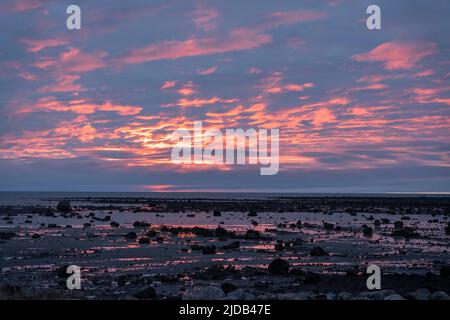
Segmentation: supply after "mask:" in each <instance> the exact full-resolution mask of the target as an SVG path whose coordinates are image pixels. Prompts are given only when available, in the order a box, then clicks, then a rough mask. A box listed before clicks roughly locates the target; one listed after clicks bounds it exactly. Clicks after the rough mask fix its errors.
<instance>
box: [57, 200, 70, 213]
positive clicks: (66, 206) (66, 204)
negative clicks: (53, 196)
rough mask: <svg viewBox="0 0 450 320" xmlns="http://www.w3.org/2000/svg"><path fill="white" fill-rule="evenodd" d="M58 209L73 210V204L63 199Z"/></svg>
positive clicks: (59, 210) (61, 210) (60, 210)
mask: <svg viewBox="0 0 450 320" xmlns="http://www.w3.org/2000/svg"><path fill="white" fill-rule="evenodd" d="M56 211H58V212H65V213H68V212H72V206H71V205H70V201H68V200H61V201H60V202H58V205H57V206H56Z"/></svg>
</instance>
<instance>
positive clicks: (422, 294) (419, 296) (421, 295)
mask: <svg viewBox="0 0 450 320" xmlns="http://www.w3.org/2000/svg"><path fill="white" fill-rule="evenodd" d="M405 296H406V297H407V298H408V299H411V300H430V298H431V292H430V290H428V289H424V288H423V289H417V290H415V291H412V292H408V293H407V294H406V295H405Z"/></svg>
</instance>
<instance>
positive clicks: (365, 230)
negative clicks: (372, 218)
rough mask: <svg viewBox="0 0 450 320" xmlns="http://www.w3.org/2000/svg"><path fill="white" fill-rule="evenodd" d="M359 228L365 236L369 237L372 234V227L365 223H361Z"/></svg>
mask: <svg viewBox="0 0 450 320" xmlns="http://www.w3.org/2000/svg"><path fill="white" fill-rule="evenodd" d="M361 230H362V232H363V234H364V236H366V237H371V236H372V234H373V230H372V228H371V227H369V226H367V225H365V224H363V225H362V226H361Z"/></svg>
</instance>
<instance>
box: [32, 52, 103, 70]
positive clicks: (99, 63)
mask: <svg viewBox="0 0 450 320" xmlns="http://www.w3.org/2000/svg"><path fill="white" fill-rule="evenodd" d="M106 56H107V53H106V52H104V51H98V52H95V53H84V52H81V50H80V49H78V48H70V49H69V50H67V51H65V52H63V53H61V54H60V55H59V57H58V58H56V59H55V58H44V59H41V60H39V61H37V62H35V63H34V66H35V67H37V68H40V69H49V68H54V69H55V70H58V72H62V71H64V72H74V73H85V72H90V71H93V70H97V69H101V68H104V67H106V65H107V64H106V62H105V58H106Z"/></svg>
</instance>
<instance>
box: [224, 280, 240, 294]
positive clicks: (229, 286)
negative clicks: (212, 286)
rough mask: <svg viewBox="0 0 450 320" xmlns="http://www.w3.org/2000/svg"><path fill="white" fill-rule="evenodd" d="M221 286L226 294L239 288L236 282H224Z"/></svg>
mask: <svg viewBox="0 0 450 320" xmlns="http://www.w3.org/2000/svg"><path fill="white" fill-rule="evenodd" d="M220 287H221V288H222V291H223V293H225V294H228V293H230V292H233V291H236V290H237V287H236V286H235V285H234V284H232V283H229V282H225V283H223V284H222V285H221V286H220Z"/></svg>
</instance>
